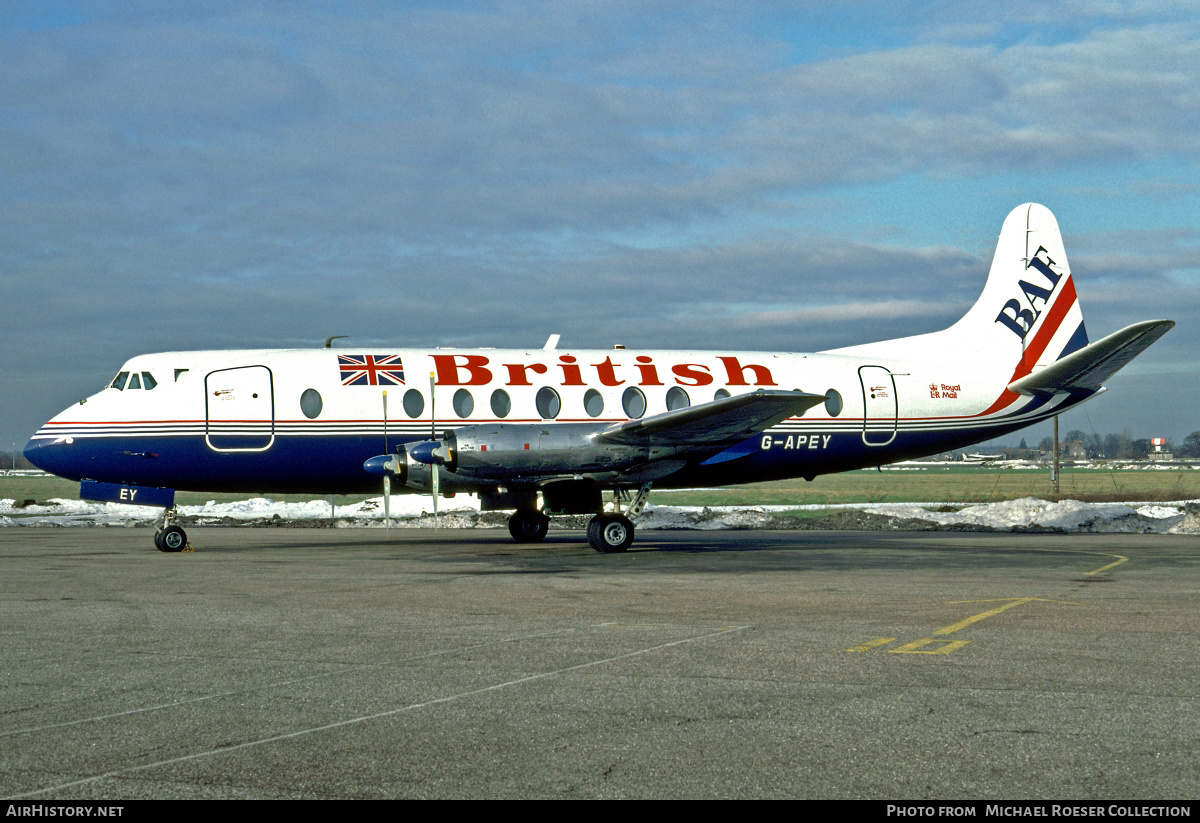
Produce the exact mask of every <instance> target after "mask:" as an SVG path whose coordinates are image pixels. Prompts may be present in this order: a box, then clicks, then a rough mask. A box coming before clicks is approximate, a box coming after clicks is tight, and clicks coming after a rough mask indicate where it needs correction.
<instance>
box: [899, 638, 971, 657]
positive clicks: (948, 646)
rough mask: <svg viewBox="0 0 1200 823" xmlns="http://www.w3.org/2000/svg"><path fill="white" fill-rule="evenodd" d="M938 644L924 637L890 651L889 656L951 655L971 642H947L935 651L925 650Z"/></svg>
mask: <svg viewBox="0 0 1200 823" xmlns="http://www.w3.org/2000/svg"><path fill="white" fill-rule="evenodd" d="M933 642H936V641H934V639H933V638H932V637H924V638H922V639H920V640H914V641H913V642H911V643H905V644H904V645H903V646H900V647H899V648H896V649H888V654H950V652H952V651H954V650H955V649H961V648H962V647H963V646H965V645H967V644H968V643H970V642H971V641H970V640H947V641H945V642H944V643H942V645H940V646H938V647H937V648H935V649H925V648H924V647H925V646H928V645H929V644H930V643H933Z"/></svg>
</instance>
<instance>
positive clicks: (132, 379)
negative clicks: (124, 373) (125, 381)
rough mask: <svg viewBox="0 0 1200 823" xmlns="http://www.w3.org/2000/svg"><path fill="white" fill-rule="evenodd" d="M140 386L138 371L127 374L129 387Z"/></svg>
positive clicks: (136, 387) (137, 387)
mask: <svg viewBox="0 0 1200 823" xmlns="http://www.w3.org/2000/svg"><path fill="white" fill-rule="evenodd" d="M141 387H142V378H140V377H138V373H137V372H134V373H133V374H131V375H129V388H131V389H140V388H141Z"/></svg>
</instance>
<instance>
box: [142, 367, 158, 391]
mask: <svg viewBox="0 0 1200 823" xmlns="http://www.w3.org/2000/svg"><path fill="white" fill-rule="evenodd" d="M157 385H158V381H157V380H155V379H154V378H153V377H151V376H150V372H148V371H144V372H142V388H143V389H145V390H146V391H150V389H152V388H154V387H155V386H157Z"/></svg>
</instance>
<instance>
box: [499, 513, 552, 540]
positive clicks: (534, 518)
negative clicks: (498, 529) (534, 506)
mask: <svg viewBox="0 0 1200 823" xmlns="http://www.w3.org/2000/svg"><path fill="white" fill-rule="evenodd" d="M549 529H550V518H549V517H547V516H546V515H544V514H542V513H541V512H537V511H532V510H530V509H517V510H516V511H515V512H513V514H512V517H510V518H508V533H509V534H511V535H512V538H513V540H516V541H517V542H518V543H539V542H541V541H542V540H543V539H544V538H545V537H546V532H547V531H549Z"/></svg>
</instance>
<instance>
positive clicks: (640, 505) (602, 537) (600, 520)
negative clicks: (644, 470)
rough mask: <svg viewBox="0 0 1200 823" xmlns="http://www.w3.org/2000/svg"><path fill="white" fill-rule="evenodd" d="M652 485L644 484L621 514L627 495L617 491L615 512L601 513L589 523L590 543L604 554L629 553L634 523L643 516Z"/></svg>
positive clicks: (614, 502) (588, 534)
mask: <svg viewBox="0 0 1200 823" xmlns="http://www.w3.org/2000/svg"><path fill="white" fill-rule="evenodd" d="M652 485H653V484H652V483H643V484H642V487H641V488H640V489H638V492H637V494H635V495H634V496H633V500H631V501H630V502H629V504H628V505H626V506H625V511H624V513H622V512H621V499H622V498H623V497H624V496H625V493H624V492H623V491H622V490H621V489H617V490H616V491H615V492H614V494H613V510H612V511H611V512H601V513H600V514H598V515H596V516H595V517H593V518H592V519H591V521H590V522H589V523H588V528H587V536H588V543H589V544H590V545H591V547H592V548H593V549H595V550H596V551H598V552H600V553H602V554H617V553H619V552H623V551H628V549H629V547H630V545H632V544H633V533H634V528H633V521H634V520H635V519H637V517H638V516H639V515H641V513H642V510H643V509H645V508H646V502H647V501H648V500H649V499H650V487H651V486H652Z"/></svg>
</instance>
